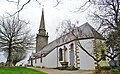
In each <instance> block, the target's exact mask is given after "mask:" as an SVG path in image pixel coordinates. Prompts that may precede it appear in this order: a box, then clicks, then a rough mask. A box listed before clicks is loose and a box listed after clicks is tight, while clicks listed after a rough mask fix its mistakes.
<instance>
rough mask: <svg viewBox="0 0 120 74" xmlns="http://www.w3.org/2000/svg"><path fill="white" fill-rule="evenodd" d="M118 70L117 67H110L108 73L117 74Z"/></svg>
mask: <svg viewBox="0 0 120 74" xmlns="http://www.w3.org/2000/svg"><path fill="white" fill-rule="evenodd" d="M119 73H120V72H119V70H118V69H111V70H110V74H119Z"/></svg>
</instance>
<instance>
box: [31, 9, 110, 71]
mask: <svg viewBox="0 0 120 74" xmlns="http://www.w3.org/2000/svg"><path fill="white" fill-rule="evenodd" d="M73 34H74V35H73ZM76 36H77V37H76ZM103 40H104V38H103V37H102V35H101V34H99V33H98V32H97V31H96V30H95V29H94V28H93V27H92V26H90V25H89V23H85V24H83V25H81V26H79V27H76V29H75V30H74V31H73V32H72V33H68V34H66V35H64V36H62V37H59V38H57V39H55V40H54V41H52V42H50V43H48V33H46V29H45V19H44V10H43V9H42V16H41V21H40V27H39V33H38V34H37V37H36V53H33V54H32V56H31V60H30V62H29V64H31V65H32V66H38V67H43V66H44V67H46V68H58V67H63V68H72V69H73V68H75V69H82V70H94V69H95V66H96V64H95V61H94V60H93V59H92V58H91V57H90V56H89V55H88V54H86V52H85V51H83V49H82V48H81V46H82V47H83V48H84V49H85V50H86V51H87V52H89V53H90V54H92V55H93V54H94V51H95V44H94V43H95V41H97V42H101V41H103ZM79 44H80V45H79ZM100 51H101V50H100ZM103 62H104V64H102V65H108V62H107V59H106V60H103Z"/></svg>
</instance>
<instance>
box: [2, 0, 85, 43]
mask: <svg viewBox="0 0 120 74" xmlns="http://www.w3.org/2000/svg"><path fill="white" fill-rule="evenodd" d="M24 1H25V0H24ZM61 1H62V2H61V4H59V5H58V6H57V7H54V5H55V0H45V2H42V5H39V4H38V3H37V2H35V0H33V1H32V2H30V4H28V5H27V6H25V8H24V9H23V10H22V11H21V12H20V15H21V18H23V19H26V20H29V21H30V28H31V29H32V32H33V33H34V34H37V33H38V29H39V23H40V19H41V10H42V8H44V15H45V24H46V30H47V32H48V35H49V42H51V41H53V40H54V39H55V38H56V34H55V32H56V27H58V25H59V23H60V22H61V21H62V20H71V21H72V22H73V23H75V22H76V20H77V21H79V24H80V25H81V24H83V23H85V22H87V21H86V17H85V16H86V13H78V12H77V13H73V12H71V11H75V10H76V8H78V7H79V6H80V3H81V2H82V1H83V0H61ZM43 5H44V6H43ZM5 12H9V13H13V12H15V6H14V4H11V3H8V2H6V1H5V0H0V16H2V15H3V14H4V15H5Z"/></svg>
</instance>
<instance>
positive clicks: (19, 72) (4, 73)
mask: <svg viewBox="0 0 120 74" xmlns="http://www.w3.org/2000/svg"><path fill="white" fill-rule="evenodd" d="M0 74H47V73H44V72H40V71H37V70H34V69H31V68H25V67H11V68H0Z"/></svg>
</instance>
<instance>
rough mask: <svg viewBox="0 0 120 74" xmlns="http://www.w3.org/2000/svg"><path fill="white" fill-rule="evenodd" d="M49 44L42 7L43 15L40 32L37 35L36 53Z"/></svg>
mask: <svg viewBox="0 0 120 74" xmlns="http://www.w3.org/2000/svg"><path fill="white" fill-rule="evenodd" d="M47 44H48V33H46V29H45V20H44V9H43V8H42V16H41V21H40V27H39V32H38V34H37V37H36V53H37V52H39V51H40V50H41V49H42V48H43V47H44V46H45V45H47Z"/></svg>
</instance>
